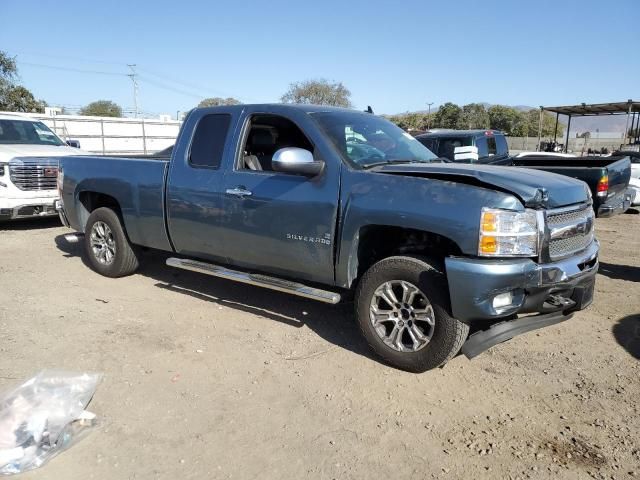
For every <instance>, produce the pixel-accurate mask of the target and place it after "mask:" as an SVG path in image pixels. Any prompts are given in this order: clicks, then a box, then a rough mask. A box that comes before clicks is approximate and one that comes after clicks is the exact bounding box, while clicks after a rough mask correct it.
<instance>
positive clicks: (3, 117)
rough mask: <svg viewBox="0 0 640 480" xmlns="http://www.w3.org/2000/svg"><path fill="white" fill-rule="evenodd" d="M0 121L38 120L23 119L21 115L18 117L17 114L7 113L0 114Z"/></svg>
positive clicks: (32, 120) (31, 120)
mask: <svg viewBox="0 0 640 480" xmlns="http://www.w3.org/2000/svg"><path fill="white" fill-rule="evenodd" d="M0 120H24V121H26V122H34V121H35V122H37V121H38V120H34V119H33V118H29V117H23V116H22V115H18V114H17V113H7V112H0Z"/></svg>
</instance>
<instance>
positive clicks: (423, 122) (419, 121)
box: [387, 112, 429, 130]
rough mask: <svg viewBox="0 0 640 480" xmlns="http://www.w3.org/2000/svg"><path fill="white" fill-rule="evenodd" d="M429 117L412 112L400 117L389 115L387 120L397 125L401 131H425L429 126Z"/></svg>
mask: <svg viewBox="0 0 640 480" xmlns="http://www.w3.org/2000/svg"><path fill="white" fill-rule="evenodd" d="M428 117H429V115H428V114H426V113H420V112H412V113H404V114H400V115H391V116H389V117H387V119H388V120H390V121H391V122H393V123H395V124H396V125H398V126H399V127H400V128H402V129H403V130H426V129H427V126H428V125H429V118H428Z"/></svg>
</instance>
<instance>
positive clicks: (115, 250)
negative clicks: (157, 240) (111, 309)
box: [84, 207, 139, 278]
mask: <svg viewBox="0 0 640 480" xmlns="http://www.w3.org/2000/svg"><path fill="white" fill-rule="evenodd" d="M84 246H85V253H86V255H87V260H88V261H89V264H90V265H91V268H92V269H93V270H95V271H96V272H98V273H99V274H100V275H104V276H105V277H111V278H117V277H124V276H126V275H131V274H132V273H133V272H135V271H136V270H137V269H138V266H139V260H138V254H137V252H136V250H135V249H134V246H133V245H131V243H130V242H129V239H128V238H127V235H126V234H125V231H124V229H123V228H122V222H121V221H120V218H119V217H118V214H117V213H116V212H114V211H113V210H111V209H110V208H105V207H102V208H97V209H95V210H94V211H93V212H91V215H89V220H87V227H86V229H85V236H84Z"/></svg>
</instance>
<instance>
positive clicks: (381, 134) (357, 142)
mask: <svg viewBox="0 0 640 480" xmlns="http://www.w3.org/2000/svg"><path fill="white" fill-rule="evenodd" d="M311 115H312V116H313V118H315V119H316V120H317V122H318V123H319V124H320V127H321V128H322V130H323V131H324V132H325V133H326V134H327V135H328V136H329V138H330V139H331V141H332V142H333V143H334V144H335V146H336V148H337V149H338V152H340V154H341V155H342V157H343V158H344V159H345V160H346V161H348V162H349V163H351V164H352V165H356V166H360V167H362V168H366V167H368V166H372V165H377V164H383V163H394V162H398V163H405V162H412V163H413V162H420V163H429V162H431V161H432V160H434V159H435V158H436V156H435V155H434V154H433V153H431V151H430V150H429V149H428V148H427V147H425V146H424V145H422V144H421V143H420V142H418V141H417V140H416V139H415V138H413V137H412V136H411V135H409V134H408V133H406V132H405V131H404V130H402V129H401V128H399V127H397V126H396V125H394V124H393V123H391V122H389V121H388V120H385V119H384V118H380V117H376V116H375V115H372V114H370V113H359V112H318V113H312V114H311Z"/></svg>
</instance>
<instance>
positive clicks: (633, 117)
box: [629, 113, 638, 143]
mask: <svg viewBox="0 0 640 480" xmlns="http://www.w3.org/2000/svg"><path fill="white" fill-rule="evenodd" d="M636 117H637V115H636V114H635V113H633V114H632V115H631V128H630V129H629V131H630V132H631V135H629V140H631V141H630V142H629V143H635V141H636V137H637V135H636V132H635V129H637V128H638V126H637V125H636Z"/></svg>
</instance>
